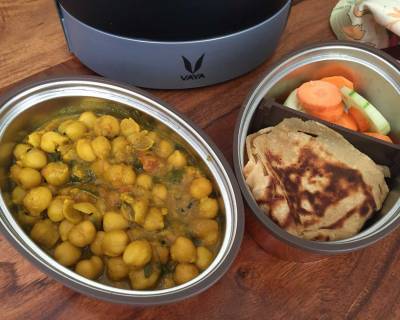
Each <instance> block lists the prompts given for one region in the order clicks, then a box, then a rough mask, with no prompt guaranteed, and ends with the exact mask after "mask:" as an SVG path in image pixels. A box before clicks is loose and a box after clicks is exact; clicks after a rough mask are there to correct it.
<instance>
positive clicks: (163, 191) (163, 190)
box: [151, 184, 168, 201]
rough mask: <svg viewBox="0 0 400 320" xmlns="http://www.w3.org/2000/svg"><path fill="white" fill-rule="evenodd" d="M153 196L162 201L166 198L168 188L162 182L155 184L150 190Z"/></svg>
mask: <svg viewBox="0 0 400 320" xmlns="http://www.w3.org/2000/svg"><path fill="white" fill-rule="evenodd" d="M151 193H152V195H153V197H154V198H158V199H160V200H162V201H165V200H167V196H168V190H167V187H166V186H164V185H163V184H156V185H154V187H153V190H152V191H151Z"/></svg>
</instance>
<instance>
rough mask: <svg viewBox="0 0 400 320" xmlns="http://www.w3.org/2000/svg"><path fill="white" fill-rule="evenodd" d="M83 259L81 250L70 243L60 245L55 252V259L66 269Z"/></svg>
mask: <svg viewBox="0 0 400 320" xmlns="http://www.w3.org/2000/svg"><path fill="white" fill-rule="evenodd" d="M80 257H81V249H80V248H77V247H75V246H74V245H73V244H71V243H70V242H68V241H64V242H62V243H61V244H59V245H58V246H57V247H56V248H55V250H54V258H55V259H56V261H57V262H58V263H60V264H62V265H63V266H65V267H70V266H73V265H74V264H75V263H77V262H78V260H79V258H80Z"/></svg>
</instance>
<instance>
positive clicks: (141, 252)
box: [122, 240, 152, 268]
mask: <svg viewBox="0 0 400 320" xmlns="http://www.w3.org/2000/svg"><path fill="white" fill-rule="evenodd" d="M151 257H152V251H151V245H150V243H149V242H148V241H147V240H136V241H133V242H131V243H130V244H129V245H128V246H127V247H126V249H125V251H124V254H123V256H122V259H123V260H124V262H125V264H126V265H128V266H130V267H138V268H140V267H144V266H145V265H146V264H147V263H149V262H150V260H151Z"/></svg>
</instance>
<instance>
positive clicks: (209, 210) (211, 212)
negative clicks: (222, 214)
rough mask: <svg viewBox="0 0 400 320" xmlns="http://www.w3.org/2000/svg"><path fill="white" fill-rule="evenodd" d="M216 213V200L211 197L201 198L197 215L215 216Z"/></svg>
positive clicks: (204, 216) (203, 216)
mask: <svg viewBox="0 0 400 320" xmlns="http://www.w3.org/2000/svg"><path fill="white" fill-rule="evenodd" d="M217 214H218V201H217V200H216V199H213V198H208V197H207V198H201V199H200V203H199V216H200V217H202V218H210V219H212V218H215V217H216V216H217Z"/></svg>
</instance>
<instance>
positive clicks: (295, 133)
mask: <svg viewBox="0 0 400 320" xmlns="http://www.w3.org/2000/svg"><path fill="white" fill-rule="evenodd" d="M246 148H247V154H248V159H249V160H248V163H247V164H246V166H245V168H244V176H245V178H246V183H247V184H248V186H249V188H250V190H251V192H252V193H253V196H254V198H255V200H256V201H257V203H258V204H259V205H260V208H261V209H262V210H263V211H265V212H266V214H268V215H269V216H270V218H271V219H272V220H274V221H275V223H277V224H278V225H279V226H280V227H282V228H284V229H285V230H286V231H288V232H289V233H291V234H293V235H296V236H299V237H302V238H305V239H310V240H321V241H332V240H339V239H345V238H349V237H351V236H353V235H355V234H357V233H358V232H359V231H360V230H361V228H362V227H363V225H364V223H365V222H366V221H367V220H368V219H369V218H370V217H371V215H372V214H373V213H374V212H375V211H377V210H379V209H380V208H381V207H382V203H383V201H384V200H385V198H386V196H387V194H388V192H389V190H388V186H387V184H386V182H385V177H384V170H383V169H382V168H381V167H380V166H378V165H377V164H375V163H374V162H373V161H372V160H371V159H370V158H369V157H368V156H366V155H365V154H363V153H361V152H360V151H358V150H357V149H356V148H355V147H353V146H352V145H351V144H350V143H349V142H348V141H347V140H345V139H344V138H343V137H342V136H341V135H340V134H338V133H337V132H335V131H334V130H332V129H330V128H328V127H326V126H324V125H322V124H320V123H318V122H315V121H302V120H301V119H297V118H292V119H286V120H284V121H282V122H281V123H280V124H278V125H277V126H275V127H271V128H266V129H263V130H261V131H259V132H257V133H255V134H252V135H249V136H248V137H247V141H246Z"/></svg>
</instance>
